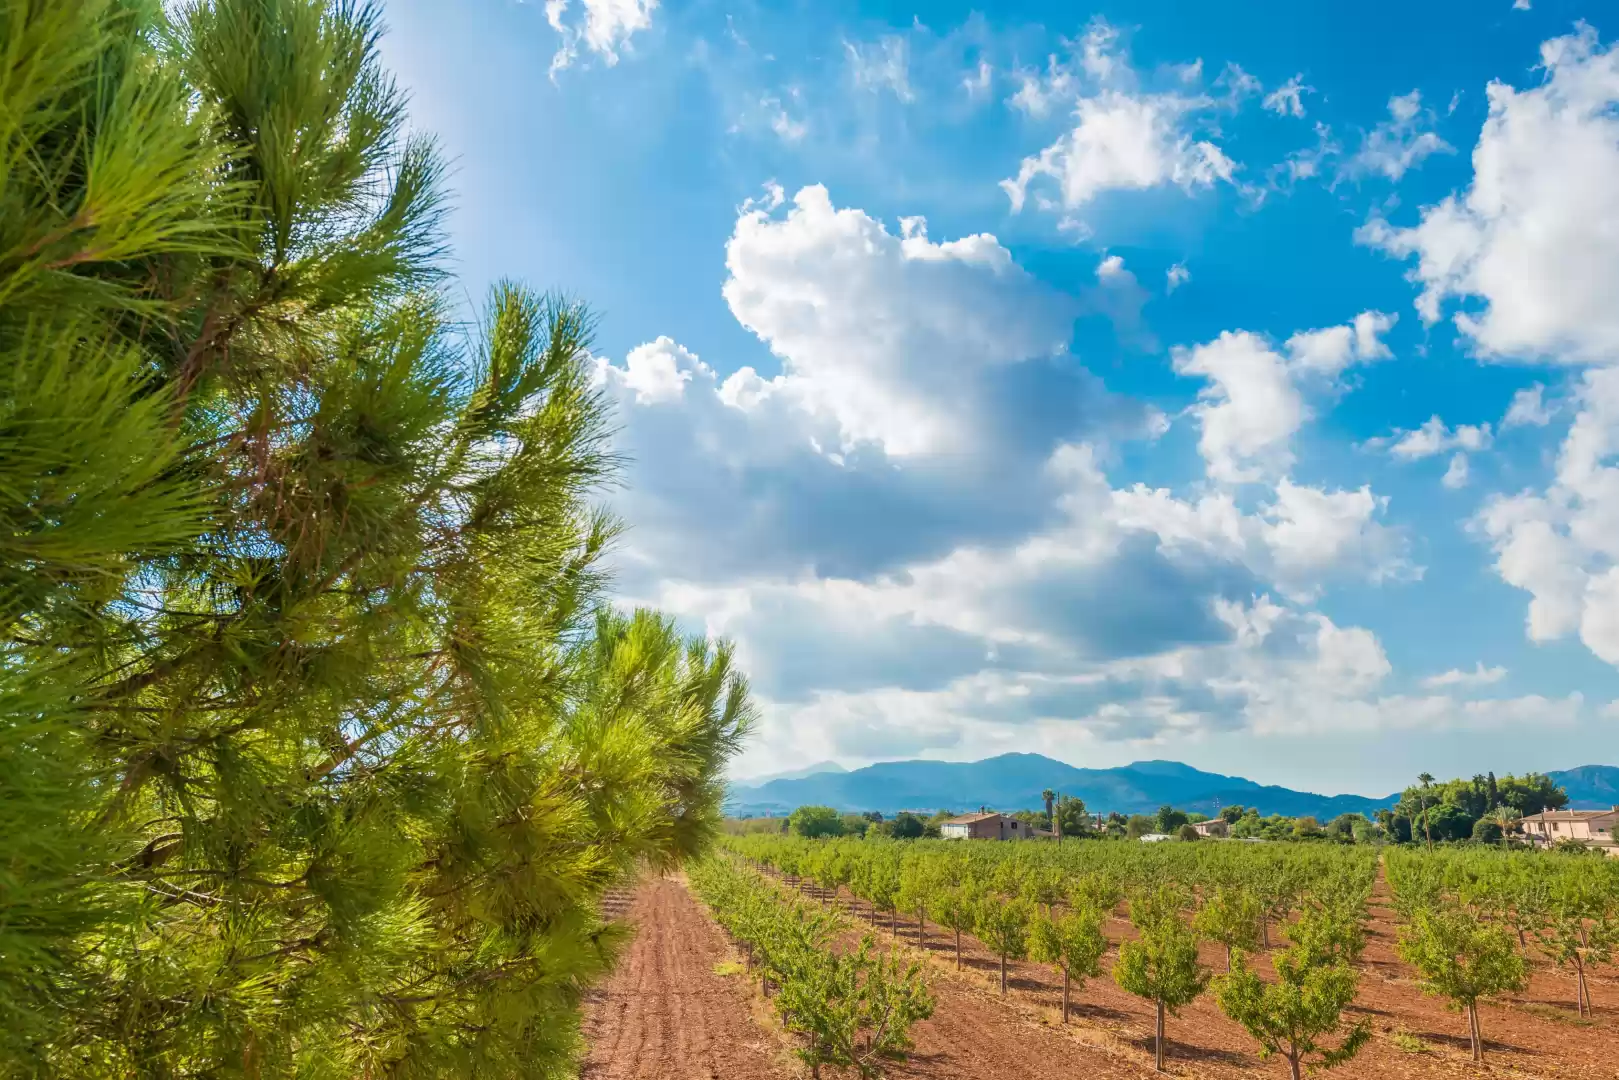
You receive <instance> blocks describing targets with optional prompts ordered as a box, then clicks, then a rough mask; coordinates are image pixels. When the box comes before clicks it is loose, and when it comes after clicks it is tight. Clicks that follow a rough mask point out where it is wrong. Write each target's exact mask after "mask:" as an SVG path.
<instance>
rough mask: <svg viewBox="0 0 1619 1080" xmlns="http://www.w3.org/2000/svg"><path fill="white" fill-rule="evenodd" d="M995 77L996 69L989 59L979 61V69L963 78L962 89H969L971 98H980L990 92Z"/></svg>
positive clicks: (968, 92) (968, 93)
mask: <svg viewBox="0 0 1619 1080" xmlns="http://www.w3.org/2000/svg"><path fill="white" fill-rule="evenodd" d="M994 78H995V69H994V68H992V67H991V66H990V64H989V61H988V60H980V61H978V70H977V71H975V72H974V73H973V74H971V75H968V76H967V77H966V78H964V79H962V80H961V86H962V89H964V90H966V91H967V96H968V97H970V98H978V97H982V96H983V95H985V94H987V93H989V87H990V83H991V82H992V81H993V80H994Z"/></svg>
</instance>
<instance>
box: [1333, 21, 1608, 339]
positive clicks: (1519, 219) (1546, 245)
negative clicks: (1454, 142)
mask: <svg viewBox="0 0 1619 1080" xmlns="http://www.w3.org/2000/svg"><path fill="white" fill-rule="evenodd" d="M1540 53H1541V60H1542V64H1543V66H1544V68H1545V70H1546V73H1547V78H1546V80H1545V82H1544V83H1543V84H1542V85H1540V86H1537V87H1534V88H1533V89H1529V90H1521V91H1520V90H1515V89H1513V88H1512V87H1510V86H1507V85H1506V84H1504V83H1499V82H1493V83H1491V84H1490V86H1489V89H1488V97H1489V103H1490V108H1489V117H1488V119H1487V120H1486V121H1485V123H1484V127H1483V129H1482V131H1481V132H1480V133H1479V138H1478V143H1477V145H1476V146H1475V147H1474V149H1473V182H1472V184H1471V186H1470V187H1469V188H1468V189H1467V191H1466V192H1464V193H1463V194H1462V195H1461V196H1459V197H1458V196H1454V195H1453V196H1450V197H1448V198H1446V199H1444V200H1443V201H1441V202H1440V203H1438V204H1437V205H1435V206H1430V207H1426V208H1424V209H1423V211H1422V215H1421V221H1420V223H1419V224H1417V225H1415V226H1413V227H1411V228H1404V229H1400V228H1394V227H1392V226H1390V225H1389V224H1387V223H1386V222H1384V221H1383V220H1381V219H1374V220H1372V221H1371V222H1369V223H1368V224H1367V225H1366V226H1365V227H1363V228H1362V229H1361V231H1360V232H1359V233H1358V234H1357V235H1358V236H1359V238H1360V239H1361V240H1362V241H1363V242H1365V243H1369V244H1372V245H1375V246H1378V247H1382V248H1383V249H1385V250H1386V251H1389V252H1391V253H1393V254H1395V255H1398V256H1401V257H1409V256H1416V257H1417V265H1416V267H1415V268H1414V269H1413V270H1412V272H1411V276H1412V278H1413V280H1415V281H1417V282H1418V283H1420V284H1421V285H1422V294H1421V296H1420V297H1419V298H1418V300H1417V310H1418V311H1420V312H1421V313H1422V316H1423V318H1424V319H1425V320H1426V321H1428V322H1430V323H1431V322H1434V321H1436V320H1437V319H1438V318H1439V317H1440V313H1441V309H1442V307H1443V306H1444V303H1445V301H1446V300H1447V299H1451V298H1456V299H1476V300H1478V301H1481V302H1482V310H1473V309H1470V310H1464V311H1459V312H1457V314H1456V315H1455V323H1456V326H1457V328H1458V329H1460V330H1461V332H1462V333H1463V334H1464V335H1466V336H1467V337H1468V338H1469V339H1470V340H1471V341H1472V343H1473V344H1474V346H1475V347H1476V348H1477V349H1478V350H1479V352H1480V353H1481V354H1482V355H1484V356H1486V357H1512V358H1519V359H1536V360H1549V361H1552V362H1561V363H1571V364H1611V363H1614V362H1615V360H1616V359H1619V305H1615V304H1614V302H1613V296H1614V291H1615V288H1616V287H1619V184H1615V183H1614V182H1613V178H1614V177H1615V176H1619V111H1616V110H1619V51H1616V50H1615V49H1613V48H1608V49H1605V50H1604V49H1602V48H1600V47H1599V44H1598V41H1597V35H1596V31H1595V30H1593V29H1592V28H1591V27H1589V26H1585V25H1583V24H1582V26H1581V27H1580V30H1579V32H1578V33H1577V34H1575V35H1572V36H1568V37H1562V38H1555V39H1553V40H1550V41H1547V42H1545V43H1544V44H1543V45H1541V49H1540Z"/></svg>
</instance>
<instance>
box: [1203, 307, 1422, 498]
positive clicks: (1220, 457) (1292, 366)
mask: <svg viewBox="0 0 1619 1080" xmlns="http://www.w3.org/2000/svg"><path fill="white" fill-rule="evenodd" d="M1393 325H1394V319H1393V317H1392V316H1388V315H1384V314H1382V313H1381V312H1376V311H1366V312H1362V313H1361V314H1359V315H1357V316H1356V317H1355V319H1354V321H1353V322H1351V323H1348V324H1346V325H1343V326H1334V327H1327V328H1325V329H1321V330H1307V331H1303V332H1300V333H1297V334H1294V335H1293V336H1292V337H1290V338H1288V340H1287V343H1286V345H1285V346H1284V348H1285V350H1286V354H1287V355H1286V356H1283V354H1282V353H1281V352H1278V351H1277V350H1276V349H1274V348H1273V347H1272V346H1271V344H1270V342H1269V341H1267V340H1266V339H1265V338H1263V337H1261V336H1259V335H1257V334H1253V333H1249V332H1247V331H1226V332H1224V333H1222V334H1221V335H1220V336H1219V338H1217V339H1216V340H1214V341H1211V342H1207V343H1205V344H1202V345H1198V346H1195V347H1193V348H1189V349H1188V348H1184V347H1181V348H1176V349H1174V350H1173V351H1172V353H1171V358H1172V360H1173V362H1174V365H1175V370H1176V372H1178V373H1179V374H1181V375H1201V376H1203V377H1204V378H1206V379H1208V380H1209V384H1210V385H1209V386H1208V387H1207V388H1205V389H1204V391H1203V392H1202V393H1201V394H1200V395H1199V402H1198V404H1196V405H1194V406H1192V409H1191V413H1192V415H1193V416H1194V417H1196V419H1197V421H1198V424H1199V426H1200V427H1201V429H1202V436H1201V439H1200V440H1199V443H1198V449H1199V451H1200V452H1201V453H1202V455H1203V459H1204V461H1205V463H1206V464H1207V467H1208V475H1209V477H1210V478H1211V479H1213V480H1217V481H1221V482H1224V483H1248V482H1252V481H1256V480H1262V479H1265V478H1267V477H1274V476H1279V475H1281V474H1282V473H1284V472H1285V471H1286V470H1287V468H1288V466H1289V465H1291V464H1292V461H1293V454H1292V450H1291V449H1290V446H1289V443H1290V441H1291V439H1292V437H1293V434H1294V432H1296V431H1297V430H1298V429H1299V427H1300V425H1301V424H1303V422H1304V421H1305V419H1306V418H1307V417H1308V416H1309V410H1308V409H1307V408H1306V407H1305V404H1304V398H1303V395H1302V393H1301V392H1300V390H1299V387H1298V383H1299V381H1301V380H1308V379H1311V378H1315V379H1319V378H1320V377H1323V376H1325V377H1326V378H1329V379H1330V378H1336V377H1337V376H1338V375H1339V374H1340V373H1342V371H1343V370H1344V369H1345V368H1346V367H1348V366H1349V365H1351V364H1353V363H1367V362H1371V361H1374V360H1379V359H1383V358H1385V357H1387V356H1389V355H1390V354H1389V350H1388V347H1387V346H1386V345H1384V344H1383V342H1382V341H1381V339H1380V335H1381V334H1383V333H1385V332H1386V331H1387V330H1388V329H1389V328H1390V327H1391V326H1393Z"/></svg>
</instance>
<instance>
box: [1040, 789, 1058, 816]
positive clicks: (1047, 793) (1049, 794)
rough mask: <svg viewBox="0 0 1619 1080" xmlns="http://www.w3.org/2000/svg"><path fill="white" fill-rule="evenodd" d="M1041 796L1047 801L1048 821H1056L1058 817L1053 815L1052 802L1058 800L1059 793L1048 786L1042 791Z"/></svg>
mask: <svg viewBox="0 0 1619 1080" xmlns="http://www.w3.org/2000/svg"><path fill="white" fill-rule="evenodd" d="M1040 798H1042V799H1044V800H1045V803H1046V821H1047V822H1052V821H1055V820H1056V819H1055V818H1053V817H1052V816H1051V804H1052V803H1054V802H1056V801H1057V793H1056V792H1055V791H1052V790H1051V789H1050V788H1046V790H1044V791H1042V792H1041V793H1040Z"/></svg>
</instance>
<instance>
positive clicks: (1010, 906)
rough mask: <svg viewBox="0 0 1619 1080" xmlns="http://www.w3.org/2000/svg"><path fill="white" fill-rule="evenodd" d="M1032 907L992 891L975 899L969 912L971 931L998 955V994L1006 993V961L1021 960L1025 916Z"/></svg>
mask: <svg viewBox="0 0 1619 1080" xmlns="http://www.w3.org/2000/svg"><path fill="white" fill-rule="evenodd" d="M1032 915H1033V911H1032V909H1031V908H1030V907H1029V904H1028V902H1027V901H1025V900H1007V899H1006V898H1005V897H1002V896H998V895H996V894H995V893H985V894H984V895H983V896H981V897H979V898H978V903H977V905H976V907H975V909H974V911H973V931H974V932H975V933H976V934H977V935H978V937H979V939H980V940H981V941H983V943H984V944H985V945H988V946H989V947H990V948H991V949H993V950H995V952H996V953H998V954H1000V958H1001V993H1002V994H1004V993H1006V961H1007V959H1008V958H1009V957H1010V958H1011V959H1013V960H1021V959H1023V957H1024V956H1025V955H1027V952H1028V947H1029V919H1030V917H1031V916H1032Z"/></svg>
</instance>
